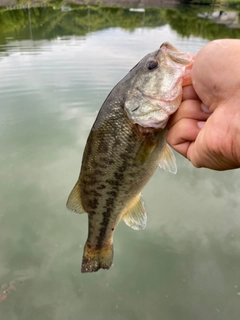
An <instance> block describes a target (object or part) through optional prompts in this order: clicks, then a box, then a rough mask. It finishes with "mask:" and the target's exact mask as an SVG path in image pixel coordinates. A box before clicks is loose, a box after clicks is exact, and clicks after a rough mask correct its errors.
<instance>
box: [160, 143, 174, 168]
mask: <svg viewBox="0 0 240 320" xmlns="http://www.w3.org/2000/svg"><path fill="white" fill-rule="evenodd" d="M158 165H159V167H160V168H162V169H164V170H166V171H168V172H171V173H177V164H176V158H175V156H174V154H173V152H172V150H171V149H170V147H169V145H168V144H167V143H166V145H165V147H164V149H163V151H162V153H161V156H160V159H159V164H158Z"/></svg>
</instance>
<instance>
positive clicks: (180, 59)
mask: <svg viewBox="0 0 240 320" xmlns="http://www.w3.org/2000/svg"><path fill="white" fill-rule="evenodd" d="M160 50H161V51H162V52H163V53H164V54H165V55H166V56H168V57H169V58H170V59H171V60H172V61H174V62H176V63H178V64H179V63H180V64H183V65H185V66H189V65H191V64H192V63H193V57H192V55H191V54H189V53H186V52H181V51H179V50H178V49H177V48H176V47H174V46H173V45H172V44H170V43H168V42H164V43H163V44H162V45H161V46H160Z"/></svg>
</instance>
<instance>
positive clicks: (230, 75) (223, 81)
mask: <svg viewBox="0 0 240 320" xmlns="http://www.w3.org/2000/svg"><path fill="white" fill-rule="evenodd" d="M239 55H240V40H231V39H224V40H216V41H212V42H210V43H208V44H207V45H206V46H205V47H204V48H203V49H201V50H200V51H199V53H198V54H197V55H196V56H195V61H194V64H193V68H192V84H191V85H188V86H186V87H184V88H183V100H182V103H181V105H180V107H179V109H178V111H177V112H176V113H175V114H174V115H173V116H172V117H171V119H170V121H169V124H168V128H169V131H168V135H167V142H168V143H169V144H170V145H171V147H172V148H173V149H175V150H176V151H177V152H179V153H180V154H181V155H183V156H184V157H186V158H187V159H188V160H190V161H191V162H192V164H193V165H194V166H195V167H197V168H200V167H205V168H209V169H213V170H228V169H234V168H239V167H240V64H239ZM206 106H207V107H206Z"/></svg>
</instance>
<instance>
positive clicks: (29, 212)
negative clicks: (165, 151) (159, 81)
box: [0, 6, 240, 320]
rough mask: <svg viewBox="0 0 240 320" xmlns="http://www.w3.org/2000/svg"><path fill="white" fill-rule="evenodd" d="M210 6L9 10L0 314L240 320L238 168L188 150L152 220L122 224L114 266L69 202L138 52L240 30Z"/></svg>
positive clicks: (151, 197) (24, 319) (165, 183)
mask: <svg viewBox="0 0 240 320" xmlns="http://www.w3.org/2000/svg"><path fill="white" fill-rule="evenodd" d="M199 10H201V12H202V13H203V12H204V10H205V9H203V8H200V9H199V8H197V7H194V8H193V9H190V8H183V9H181V8H180V9H147V10H146V11H145V13H136V12H134V13H133V12H131V13H130V12H129V11H128V9H121V8H114V9H110V8H107V9H106V8H105V9H104V8H92V7H91V8H87V7H77V6H74V7H72V10H71V11H61V10H60V8H58V7H55V9H54V8H53V7H51V6H49V7H45V8H35V9H31V10H28V9H22V10H11V11H8V10H6V9H5V8H3V9H2V10H1V11H0V148H1V149H0V150H1V152H0V164H1V166H0V177H1V179H0V203H1V210H0V319H1V320H15V319H17V320H30V319H31V320H32V319H34V320H38V319H41V320H42V319H44V320H47V319H49V320H66V319H68V320H71V319H73V320H76V319H81V320H85V319H98V320H101V319H102V320H108V319H111V320H112V319H116V320H118V319H119V320H120V319H121V320H135V319H136V320H145V319H146V320H151V319H160V320H193V319H194V320H202V319H211V320H226V319H229V320H239V319H240V198H239V192H240V171H239V170H235V171H229V172H213V171H210V170H206V169H195V168H193V167H192V166H191V164H190V163H189V162H188V161H187V160H185V159H183V158H182V157H180V156H178V155H177V162H178V173H177V175H176V176H175V175H171V174H169V173H166V172H164V171H161V170H160V169H159V171H158V172H156V174H155V175H154V177H153V178H152V180H151V181H150V183H149V184H148V185H147V187H146V188H145V189H144V191H143V197H144V199H145V205H146V209H147V213H148V225H147V228H146V230H144V231H139V232H137V231H134V230H132V229H130V228H128V227H127V226H126V225H125V224H124V223H123V222H122V223H120V225H119V226H118V228H117V230H116V232H115V238H114V248H115V256H114V265H113V267H112V268H111V269H110V270H109V271H103V270H100V271H99V272H97V273H95V274H81V273H80V262H81V257H82V250H83V245H84V243H85V240H86V237H87V215H81V216H80V215H76V214H73V213H70V212H67V210H66V208H65V202H66V199H67V196H68V194H69V192H70V190H71V188H72V187H73V184H74V183H75V181H76V179H77V176H78V174H79V169H80V163H81V157H82V152H83V148H84V145H85V141H86V138H87V136H88V133H89V130H90V128H91V125H92V123H93V121H94V119H95V117H96V114H97V111H98V109H99V108H100V106H101V104H102V102H103V101H104V99H105V97H106V96H107V94H108V93H109V91H110V90H111V88H112V87H113V86H114V85H115V84H116V83H117V82H118V81H119V80H120V79H121V78H122V77H123V76H124V75H125V74H126V73H127V72H128V70H129V69H130V68H131V67H133V66H134V65H135V64H136V62H138V61H139V59H141V58H142V57H143V56H144V55H145V54H146V53H148V52H151V51H154V50H156V49H157V48H158V46H159V45H160V44H161V43H162V42H164V41H169V42H171V43H172V44H173V45H175V46H176V47H178V48H179V49H180V50H183V51H188V52H190V53H192V54H193V53H195V52H197V51H198V50H199V49H200V48H201V47H202V46H204V44H206V43H207V42H208V41H209V40H210V39H216V38H221V37H225V38H226V37H232V38H240V29H238V26H237V24H238V23H237V22H236V23H235V25H234V26H232V25H230V23H229V24H228V26H226V23H225V24H223V23H222V21H212V20H209V19H202V18H199V17H197V14H198V13H199V12H200V11H199ZM216 22H218V23H216ZM219 22H221V23H219Z"/></svg>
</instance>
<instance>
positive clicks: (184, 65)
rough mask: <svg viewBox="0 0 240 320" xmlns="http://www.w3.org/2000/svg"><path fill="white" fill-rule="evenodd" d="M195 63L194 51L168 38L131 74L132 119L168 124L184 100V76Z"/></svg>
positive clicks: (129, 106)
mask: <svg viewBox="0 0 240 320" xmlns="http://www.w3.org/2000/svg"><path fill="white" fill-rule="evenodd" d="M192 63H193V58H192V56H191V55H190V54H188V53H184V52H181V51H179V50H178V49H176V48H175V47H174V46H172V45H171V44H169V43H167V42H166V43H163V44H162V45H161V46H160V48H159V50H157V51H155V52H153V53H150V54H148V55H147V56H145V57H144V58H143V59H142V60H141V61H140V62H139V63H138V64H137V65H136V66H135V67H134V68H133V69H132V70H131V71H130V72H129V75H128V79H129V84H128V90H127V95H126V99H125V105H124V108H125V111H126V113H127V115H128V117H129V119H130V120H131V122H133V123H137V124H139V125H140V126H142V127H151V128H156V129H159V128H164V127H165V126H166V124H167V121H168V119H169V117H170V115H171V114H172V113H174V112H175V111H176V110H177V108H178V107H179V105H180V103H181V99H182V84H183V78H184V77H185V76H186V75H187V74H188V73H189V70H190V69H191V65H192Z"/></svg>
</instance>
